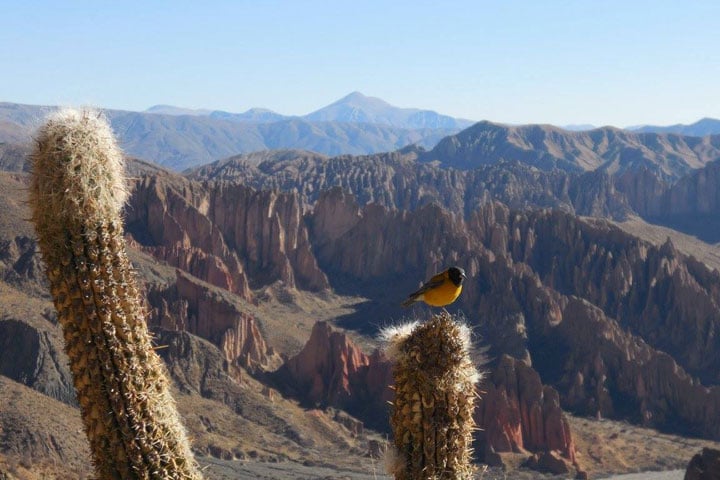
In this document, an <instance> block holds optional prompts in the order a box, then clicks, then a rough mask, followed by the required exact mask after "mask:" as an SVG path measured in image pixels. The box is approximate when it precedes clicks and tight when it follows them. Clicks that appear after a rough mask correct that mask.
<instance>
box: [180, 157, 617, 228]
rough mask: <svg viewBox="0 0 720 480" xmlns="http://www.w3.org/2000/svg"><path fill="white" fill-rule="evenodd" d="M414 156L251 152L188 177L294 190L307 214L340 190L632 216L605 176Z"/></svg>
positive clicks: (395, 202)
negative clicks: (457, 165)
mask: <svg viewBox="0 0 720 480" xmlns="http://www.w3.org/2000/svg"><path fill="white" fill-rule="evenodd" d="M416 158H417V152H416V151H413V150H404V151H401V152H394V153H384V154H377V155H368V156H362V157H352V156H348V155H345V156H339V157H334V158H326V157H323V156H320V155H311V154H308V153H307V152H299V151H296V152H287V151H281V152H270V153H267V154H265V155H264V156H263V157H262V158H261V159H258V158H256V155H254V154H252V155H241V156H238V157H234V158H231V159H228V160H222V161H219V162H215V163H213V164H210V165H207V166H205V167H202V168H201V169H199V170H197V171H195V172H194V173H193V174H191V177H192V178H197V179H211V180H223V181H231V182H233V183H237V184H241V185H246V186H251V187H253V188H255V189H259V190H267V189H271V190H277V189H279V190H282V191H292V192H297V195H298V196H299V199H300V200H301V203H302V204H303V206H304V208H306V209H312V208H313V207H314V206H315V204H316V203H317V202H318V201H319V200H320V199H321V197H322V196H323V194H324V192H326V191H327V190H331V189H333V188H340V189H342V191H343V192H346V193H348V194H351V195H353V196H354V197H355V198H356V201H357V203H358V204H359V205H361V206H364V205H367V204H370V203H375V204H378V205H382V206H384V207H387V208H392V209H399V210H417V209H418V208H421V207H423V206H426V205H428V204H429V203H433V202H434V203H437V204H439V205H442V206H443V207H444V208H446V209H448V210H449V211H452V212H457V213H459V212H462V213H464V214H465V215H468V214H470V213H471V212H472V211H474V210H475V208H477V207H478V206H480V205H483V204H486V203H488V202H490V201H492V200H495V201H500V202H503V203H505V204H506V205H509V206H510V207H512V208H527V207H528V206H535V207H548V208H559V209H562V210H564V211H568V212H575V213H577V214H579V215H602V216H611V217H613V218H623V217H624V216H625V215H627V213H628V212H629V210H630V207H629V206H628V205H627V202H626V200H625V196H624V195H623V194H622V193H621V192H620V191H618V190H617V189H616V188H615V181H614V177H612V176H611V175H610V174H608V173H607V172H604V171H597V172H587V173H576V174H571V173H568V172H563V171H560V170H548V171H544V170H541V169H537V168H534V167H531V166H528V165H527V164H524V163H522V162H519V161H507V160H500V161H498V162H497V163H491V164H487V165H480V166H478V167H477V168H473V169H472V170H467V171H458V170H453V169H444V168H441V167H438V166H437V165H434V164H429V163H421V162H417V161H416ZM258 160H259V162H258Z"/></svg>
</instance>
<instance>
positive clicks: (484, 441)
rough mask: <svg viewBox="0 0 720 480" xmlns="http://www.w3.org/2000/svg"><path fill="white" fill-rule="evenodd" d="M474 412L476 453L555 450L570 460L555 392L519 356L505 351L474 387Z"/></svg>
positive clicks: (569, 446) (571, 451) (568, 437)
mask: <svg viewBox="0 0 720 480" xmlns="http://www.w3.org/2000/svg"><path fill="white" fill-rule="evenodd" d="M479 389H480V390H481V393H480V395H479V399H478V403H477V407H476V409H475V417H476V421H477V426H478V428H479V431H478V433H477V435H476V438H477V441H478V443H479V446H480V449H479V451H480V453H481V454H483V453H485V452H524V451H531V452H538V451H540V452H544V451H551V450H556V451H558V452H560V453H561V455H562V456H563V457H564V458H565V459H567V460H568V461H570V462H571V463H572V462H575V445H574V442H573V439H572V433H571V432H570V425H569V423H568V421H567V419H566V418H565V414H564V413H563V411H562V409H561V408H560V396H559V395H558V392H557V391H556V390H555V389H554V388H552V387H550V386H547V385H543V384H542V382H541V380H540V375H538V373H537V372H536V371H535V370H533V369H532V367H529V366H528V365H526V364H525V363H524V362H523V361H521V360H516V359H514V358H512V357H509V356H507V355H504V356H503V357H502V358H501V359H500V360H499V362H498V365H497V366H496V367H495V368H494V369H493V370H492V373H491V374H490V376H489V377H487V379H486V380H485V381H484V382H483V383H481V385H480V386H479Z"/></svg>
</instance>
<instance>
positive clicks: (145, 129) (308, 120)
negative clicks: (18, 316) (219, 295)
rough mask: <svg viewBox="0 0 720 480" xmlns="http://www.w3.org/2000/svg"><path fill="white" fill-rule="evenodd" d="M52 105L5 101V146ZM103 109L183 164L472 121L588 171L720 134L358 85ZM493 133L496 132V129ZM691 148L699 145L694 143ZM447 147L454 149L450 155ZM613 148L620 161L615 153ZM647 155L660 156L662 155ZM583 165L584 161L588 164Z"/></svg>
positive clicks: (347, 143) (379, 138) (385, 143)
mask: <svg viewBox="0 0 720 480" xmlns="http://www.w3.org/2000/svg"><path fill="white" fill-rule="evenodd" d="M55 109H56V107H53V106H34V105H20V104H13V103H0V144H12V145H14V147H13V149H14V150H17V148H18V147H17V144H26V143H28V142H29V141H30V138H31V135H32V132H33V131H34V130H35V128H37V126H38V124H39V122H40V121H41V119H42V118H43V117H44V116H45V115H47V113H49V112H50V111H53V110H55ZM105 114H106V115H107V116H108V118H109V120H110V121H111V124H112V126H113V129H114V131H115V133H116V135H117V136H118V138H119V141H120V144H121V147H122V148H123V149H124V151H125V153H127V154H128V155H130V156H133V157H137V158H142V159H146V160H150V161H153V162H155V163H158V164H160V165H163V166H166V167H168V168H171V169H174V170H178V171H182V170H184V169H186V168H191V167H196V166H198V165H203V164H206V163H210V162H212V161H215V160H220V159H223V158H228V157H231V156H233V155H237V154H241V153H250V152H256V151H262V150H276V149H302V150H308V151H314V152H318V153H321V154H325V155H331V156H332V155H341V154H352V155H362V154H373V153H380V152H388V151H394V150H397V149H400V148H403V147H406V146H408V145H415V146H418V147H422V148H425V149H432V148H434V147H435V146H436V145H437V144H438V142H440V140H442V139H443V138H445V137H447V136H449V135H453V134H458V133H459V132H461V131H462V130H463V129H467V128H475V129H478V130H483V129H484V130H487V131H488V133H487V135H491V136H493V137H494V138H493V139H492V143H493V145H492V147H488V148H492V152H490V151H488V152H486V153H488V155H489V156H488V158H489V159H492V158H496V159H497V158H511V157H512V155H514V154H521V155H526V154H525V153H522V151H524V150H532V149H535V148H539V149H540V150H541V151H544V156H543V158H542V159H541V158H540V156H539V154H534V153H529V155H530V156H536V157H538V158H537V160H536V161H537V162H539V163H548V162H549V164H553V165H556V166H558V167H559V168H570V169H572V168H575V167H574V166H573V164H577V165H576V166H577V167H579V168H580V169H585V170H586V169H588V168H590V167H592V168H599V166H602V165H604V167H602V168H608V169H623V168H625V167H627V166H628V165H630V164H632V163H638V162H639V164H644V163H647V162H646V161H645V160H647V159H648V156H650V157H652V156H653V155H655V156H657V155H658V154H660V155H662V151H663V150H665V149H666V146H667V145H665V146H663V145H661V146H660V147H658V146H653V145H646V143H647V142H659V143H660V144H663V143H664V144H668V143H672V142H673V140H657V138H658V137H647V140H644V139H642V138H638V137H637V135H635V134H638V133H642V132H658V133H682V134H683V135H685V134H688V135H693V136H695V135H696V134H703V135H705V134H713V133H718V132H720V125H718V124H720V122H719V121H716V120H712V119H705V120H702V121H700V122H698V123H697V124H693V125H690V126H682V125H679V126H674V127H649V126H648V127H642V129H641V130H638V131H637V132H635V131H634V132H631V133H630V132H623V131H621V130H619V129H615V128H612V127H603V128H598V129H590V130H586V129H585V126H577V127H571V129H569V130H567V129H560V128H558V127H552V126H548V125H536V126H531V125H527V126H509V125H501V124H493V123H492V122H481V124H482V126H473V124H472V122H471V121H469V120H463V119H456V118H452V117H449V116H446V115H441V114H438V113H436V112H432V111H428V110H420V109H412V108H398V107H394V106H392V105H390V104H388V103H387V102H384V101H383V100H381V99H378V98H374V97H367V96H365V95H363V94H361V93H359V92H354V93H351V94H350V95H347V96H345V97H343V98H342V99H340V100H338V101H336V102H334V103H332V104H330V105H328V106H326V107H324V108H321V109H319V110H317V111H315V112H311V113H309V114H307V115H304V116H286V115H282V114H279V113H276V112H273V111H270V110H267V109H263V108H253V109H250V110H248V111H246V112H244V113H231V112H225V111H219V110H208V109H198V110H192V109H185V108H180V107H174V106H168V105H157V106H155V107H151V108H150V109H148V110H147V111H146V112H129V111H120V110H105ZM576 129H577V132H575V130H576ZM490 130H494V131H495V133H489V131H490ZM592 132H596V133H592ZM597 132H602V133H597ZM613 132H617V133H613ZM476 133H477V132H474V131H473V132H471V133H465V134H464V135H465V136H473V135H475V134H476ZM602 137H607V138H608V140H607V141H612V142H614V146H612V147H609V148H608V151H603V148H604V147H603V146H602V145H600V144H598V145H593V143H594V142H595V141H596V140H594V139H593V138H602ZM615 137H617V138H615ZM455 141H460V142H461V143H462V137H458V139H455V140H446V141H445V143H444V146H443V148H446V147H451V146H450V145H449V144H450V143H452V142H455ZM603 141H604V140H603ZM685 143H688V142H687V141H685ZM563 144H573V145H574V146H575V147H576V148H578V149H579V154H578V155H579V157H581V158H580V160H573V159H572V158H571V157H573V156H574V155H575V153H573V152H572V151H569V152H566V153H565V154H563V155H565V156H566V157H568V156H569V157H568V158H569V160H568V158H562V156H563V155H560V154H559V153H558V152H560V151H561V150H563V149H565V147H564V146H563ZM668 147H669V150H668V151H670V153H672V154H673V155H675V156H676V157H679V160H678V162H679V163H678V164H677V165H663V166H662V167H661V168H662V169H663V170H666V171H667V174H668V175H669V176H670V177H673V176H675V175H676V173H677V172H678V171H679V172H680V173H683V172H684V171H686V170H684V168H685V166H689V167H690V168H694V167H693V162H692V159H690V158H689V157H688V155H691V156H692V152H689V151H683V152H679V151H676V152H674V153H673V152H672V150H673V148H675V147H672V146H668ZM6 148H7V147H6ZM25 148H26V147H25ZM472 148H475V147H472ZM683 148H684V147H683ZM688 148H689V149H690V150H692V148H694V147H692V146H690V147H688ZM451 149H452V147H451ZM658 149H659V150H660V151H659V152H658ZM589 150H594V153H589V152H588V151H589ZM613 151H614V152H615V153H613ZM652 151H654V152H655V153H652ZM438 152H439V151H438ZM457 153H458V152H456V154H455V156H456V157H457ZM475 153H478V152H475ZM446 154H448V151H445V152H444V155H446ZM613 155H614V156H615V157H616V158H615V160H610V158H611V157H613ZM618 155H620V156H623V159H619V158H617V156H618ZM626 157H627V158H626ZM440 160H442V158H440ZM456 160H457V161H456V162H455V165H454V166H456V167H460V168H472V167H473V165H474V163H473V162H470V163H468V162H467V161H465V160H460V159H459V158H456ZM489 161H494V160H489ZM650 161H651V163H656V162H655V160H652V159H651V160H650ZM582 162H586V164H585V165H581V164H580V163H582ZM700 162H702V159H700ZM671 163H673V161H671ZM448 165H449V164H448ZM696 166H699V165H695V167H696Z"/></svg>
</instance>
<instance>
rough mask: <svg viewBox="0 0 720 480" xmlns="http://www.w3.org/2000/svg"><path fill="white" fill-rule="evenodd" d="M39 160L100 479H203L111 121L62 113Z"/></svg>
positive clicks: (41, 139) (47, 256) (43, 243)
mask: <svg viewBox="0 0 720 480" xmlns="http://www.w3.org/2000/svg"><path fill="white" fill-rule="evenodd" d="M31 160H32V183H31V189H30V203H31V206H32V217H33V221H34V223H35V229H36V231H37V234H38V238H39V245H40V250H41V252H42V255H43V258H44V260H45V262H46V265H47V276H48V279H49V281H50V290H51V293H52V297H53V300H54V303H55V307H56V308H57V311H58V318H59V321H60V323H61V324H62V328H63V334H64V337H65V349H66V352H67V354H68V357H69V358H70V367H71V370H72V373H73V379H74V384H75V388H76V390H77V395H78V400H79V402H80V407H81V411H82V419H83V422H84V424H85V431H86V433H87V436H88V439H89V441H90V448H91V452H92V456H93V461H94V464H95V468H96V472H97V475H98V477H99V478H101V479H136V478H138V479H139V478H143V479H149V478H154V479H181V478H182V479H199V478H202V476H201V475H200V473H199V471H198V469H197V465H196V463H195V461H194V459H193V456H192V452H191V451H190V445H189V443H188V440H187V437H186V434H185V431H184V428H183V427H182V425H181V423H180V420H179V416H178V413H177V409H176V407H175V403H174V401H173V399H172V397H171V395H170V392H169V385H168V380H167V377H166V375H165V370H164V367H163V365H162V363H161V361H160V359H159V357H158V356H157V354H156V353H155V352H154V351H153V349H152V346H151V343H150V336H149V333H148V330H147V325H146V322H145V312H144V309H143V302H142V300H141V297H140V295H139V291H138V288H137V286H136V281H135V278H134V275H133V272H132V271H131V267H130V263H129V262H128V259H127V255H126V251H125V241H124V239H123V224H122V219H121V216H120V213H121V209H122V206H123V203H124V202H125V200H126V197H127V190H126V186H125V179H124V175H123V169H124V164H123V159H122V155H121V153H120V151H119V149H118V147H117V145H116V143H115V140H114V138H113V135H112V132H111V130H110V128H109V126H108V124H107V122H106V121H105V120H104V118H102V117H101V116H99V114H97V113H94V112H90V111H76V110H66V111H63V112H60V113H58V114H55V115H54V116H52V117H51V118H50V119H49V120H48V122H47V123H46V125H44V126H43V127H41V129H40V130H39V132H38V138H37V145H36V148H35V151H34V152H33V154H32V157H31Z"/></svg>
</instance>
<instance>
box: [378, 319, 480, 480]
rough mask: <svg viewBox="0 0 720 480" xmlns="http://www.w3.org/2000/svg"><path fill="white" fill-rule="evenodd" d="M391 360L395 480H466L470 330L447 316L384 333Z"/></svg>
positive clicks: (472, 374)
mask: <svg viewBox="0 0 720 480" xmlns="http://www.w3.org/2000/svg"><path fill="white" fill-rule="evenodd" d="M383 337H384V338H385V339H386V340H387V341H388V343H389V348H388V355H389V356H390V358H391V359H392V360H394V362H395V364H394V368H393V378H394V380H395V400H394V402H393V405H392V409H391V415H390V426H391V427H392V431H393V436H394V449H391V450H390V453H391V457H390V458H389V459H388V462H387V463H388V465H387V466H388V473H390V474H391V475H394V477H395V479H396V480H419V479H427V480H431V479H432V480H440V479H448V480H449V479H470V478H472V476H473V473H474V470H475V469H474V467H473V465H472V463H471V457H472V433H473V430H474V428H475V424H474V421H473V408H474V399H475V384H476V383H477V381H478V380H479V378H480V375H479V373H478V371H477V370H476V368H475V366H474V365H473V362H472V360H471V359H470V354H469V350H470V346H471V345H470V330H469V329H468V327H467V326H465V325H464V324H462V323H460V322H457V321H455V320H454V319H453V318H452V317H451V316H450V315H449V314H448V313H447V312H443V313H441V314H439V315H434V316H433V317H432V318H431V319H430V320H429V321H427V322H425V323H420V324H418V323H412V324H408V325H405V326H403V327H399V328H390V329H387V330H385V331H384V332H383Z"/></svg>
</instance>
